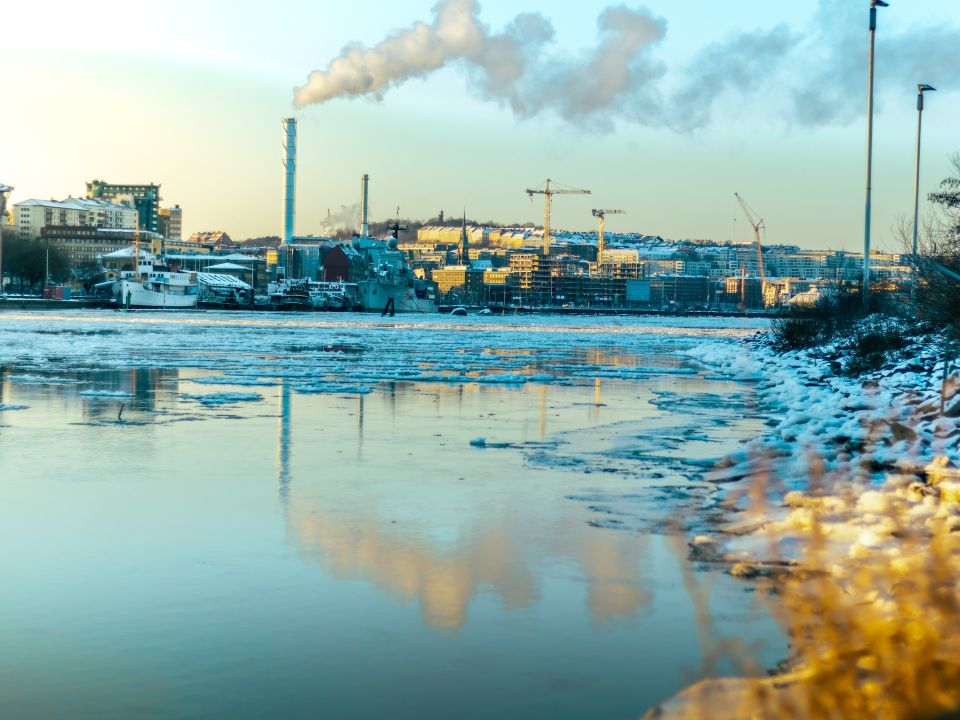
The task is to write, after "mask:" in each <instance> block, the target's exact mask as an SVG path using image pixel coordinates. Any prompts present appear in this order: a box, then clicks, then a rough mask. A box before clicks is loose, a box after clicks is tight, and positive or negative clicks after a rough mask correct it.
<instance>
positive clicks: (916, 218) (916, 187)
mask: <svg viewBox="0 0 960 720" xmlns="http://www.w3.org/2000/svg"><path fill="white" fill-rule="evenodd" d="M928 90H929V91H930V92H936V91H937V89H936V88H935V87H933V86H931V85H927V84H925V83H918V84H917V165H916V171H915V173H914V179H913V255H912V256H911V265H912V266H913V287H914V289H916V287H917V226H918V225H919V223H920V128H921V127H922V125H923V93H924V92H926V91H928Z"/></svg>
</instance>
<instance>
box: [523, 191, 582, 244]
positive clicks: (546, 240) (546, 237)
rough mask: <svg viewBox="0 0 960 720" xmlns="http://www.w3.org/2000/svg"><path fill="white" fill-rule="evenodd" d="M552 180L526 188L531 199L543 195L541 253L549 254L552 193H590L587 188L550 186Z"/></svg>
mask: <svg viewBox="0 0 960 720" xmlns="http://www.w3.org/2000/svg"><path fill="white" fill-rule="evenodd" d="M551 182H553V181H552V180H551V179H550V178H547V182H546V185H545V186H544V187H542V188H527V195H529V196H530V199H531V200H532V199H533V196H534V195H543V254H544V255H549V254H550V239H551V238H550V206H551V204H552V203H553V196H554V195H590V194H591V193H590V191H589V190H579V189H577V188H570V187H561V188H559V189H556V188H552V187H550V183H551Z"/></svg>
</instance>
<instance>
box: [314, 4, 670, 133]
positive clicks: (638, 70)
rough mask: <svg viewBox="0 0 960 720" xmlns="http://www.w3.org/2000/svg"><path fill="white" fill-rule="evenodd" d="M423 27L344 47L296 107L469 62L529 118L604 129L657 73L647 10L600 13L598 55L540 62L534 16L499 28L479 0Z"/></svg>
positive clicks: (441, 12)
mask: <svg viewBox="0 0 960 720" xmlns="http://www.w3.org/2000/svg"><path fill="white" fill-rule="evenodd" d="M433 13H434V18H433V22H432V23H430V24H427V23H424V22H417V23H414V24H413V25H412V26H411V27H409V28H407V29H405V30H401V31H399V32H397V33H394V34H393V35H391V36H389V37H388V38H386V39H385V40H382V41H381V42H379V43H378V44H377V45H375V46H374V47H371V48H367V47H363V46H361V45H356V44H354V45H348V46H347V47H346V48H344V49H343V51H342V52H341V53H340V55H339V57H337V58H336V59H334V60H333V61H332V62H331V63H330V65H329V66H328V67H327V69H326V70H315V71H313V72H312V73H310V75H309V77H308V78H307V83H306V84H305V85H304V86H302V87H300V88H297V90H296V94H295V101H296V104H297V105H298V106H300V107H304V106H306V105H312V104H317V103H324V102H327V101H329V100H333V99H334V98H339V97H351V96H353V97H356V96H363V95H369V96H373V97H376V98H378V99H379V98H382V97H383V95H384V93H385V92H386V91H387V90H389V89H391V88H393V87H396V86H398V85H400V84H402V83H403V82H405V81H407V80H409V79H411V78H416V77H422V76H425V75H427V74H429V73H431V72H433V71H435V70H439V69H440V68H442V67H444V66H445V65H447V64H449V63H453V62H461V63H463V64H464V65H466V66H467V68H468V69H469V72H470V75H471V77H472V78H473V80H474V81H475V82H476V83H477V85H478V86H479V89H480V90H481V92H482V93H483V94H484V96H486V97H488V98H490V99H493V100H496V101H498V102H500V103H502V104H504V105H506V106H508V107H510V108H511V109H512V110H513V111H514V112H515V113H516V114H517V115H519V116H522V117H529V116H532V115H536V114H538V113H540V112H543V111H544V110H547V109H551V110H555V111H557V112H558V113H559V114H560V115H561V116H562V117H565V118H567V119H569V120H570V121H572V122H575V123H578V124H586V125H590V124H597V123H598V121H599V124H601V125H604V124H606V119H605V116H606V111H608V110H610V109H611V108H612V107H614V106H615V105H617V104H619V103H620V101H621V99H622V96H623V95H624V94H630V93H635V91H636V90H637V89H639V88H641V87H643V86H645V85H646V84H647V83H648V82H649V81H650V80H652V79H654V78H656V77H658V76H659V75H660V74H661V73H662V68H661V67H660V66H659V65H657V64H656V63H653V62H651V61H650V60H649V59H648V58H647V52H648V49H649V48H650V47H651V46H653V45H655V44H656V43H658V42H659V41H660V40H661V39H662V38H663V37H664V35H665V33H666V22H665V21H664V20H663V19H662V18H657V17H654V16H652V15H650V14H649V13H648V12H647V11H645V10H631V9H629V8H627V7H626V6H622V5H621V6H618V7H612V8H608V9H606V10H605V11H604V12H603V13H602V14H601V15H600V18H599V20H598V24H599V31H600V42H599V45H598V46H597V48H596V50H594V51H593V52H592V53H590V54H588V55H587V56H585V57H583V58H580V59H579V60H576V61H566V62H564V61H557V60H554V59H551V58H545V57H544V53H543V48H544V46H545V45H546V44H547V43H549V42H551V41H552V40H553V38H554V30H553V26H552V25H551V24H550V22H549V21H548V20H547V19H546V18H544V17H543V16H542V15H538V14H535V13H524V14H521V15H518V16H517V17H516V18H514V20H513V21H512V22H510V23H509V24H508V25H507V26H506V27H505V28H504V30H503V31H502V32H500V33H493V32H491V30H490V29H489V28H488V27H487V26H486V25H485V24H484V23H482V22H481V21H480V19H479V13H480V5H479V3H478V2H477V0H444V1H443V2H441V3H439V4H438V5H436V6H435V7H434V9H433Z"/></svg>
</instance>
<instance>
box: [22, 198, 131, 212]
mask: <svg viewBox="0 0 960 720" xmlns="http://www.w3.org/2000/svg"><path fill="white" fill-rule="evenodd" d="M14 207H48V208H54V209H56V210H134V208H132V207H130V206H129V205H120V204H119V203H112V202H108V201H106V200H97V199H94V198H67V199H66V200H38V199H37V198H30V199H29V200H21V201H20V202H18V203H15V204H14Z"/></svg>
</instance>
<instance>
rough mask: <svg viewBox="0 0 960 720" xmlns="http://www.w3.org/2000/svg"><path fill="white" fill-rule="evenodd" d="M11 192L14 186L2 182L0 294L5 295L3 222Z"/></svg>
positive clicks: (0, 198) (0, 189) (0, 192)
mask: <svg viewBox="0 0 960 720" xmlns="http://www.w3.org/2000/svg"><path fill="white" fill-rule="evenodd" d="M11 192H13V188H12V187H10V186H9V185H4V184H3V183H0V295H3V223H4V221H5V220H6V219H7V196H9V195H10V193H11Z"/></svg>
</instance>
